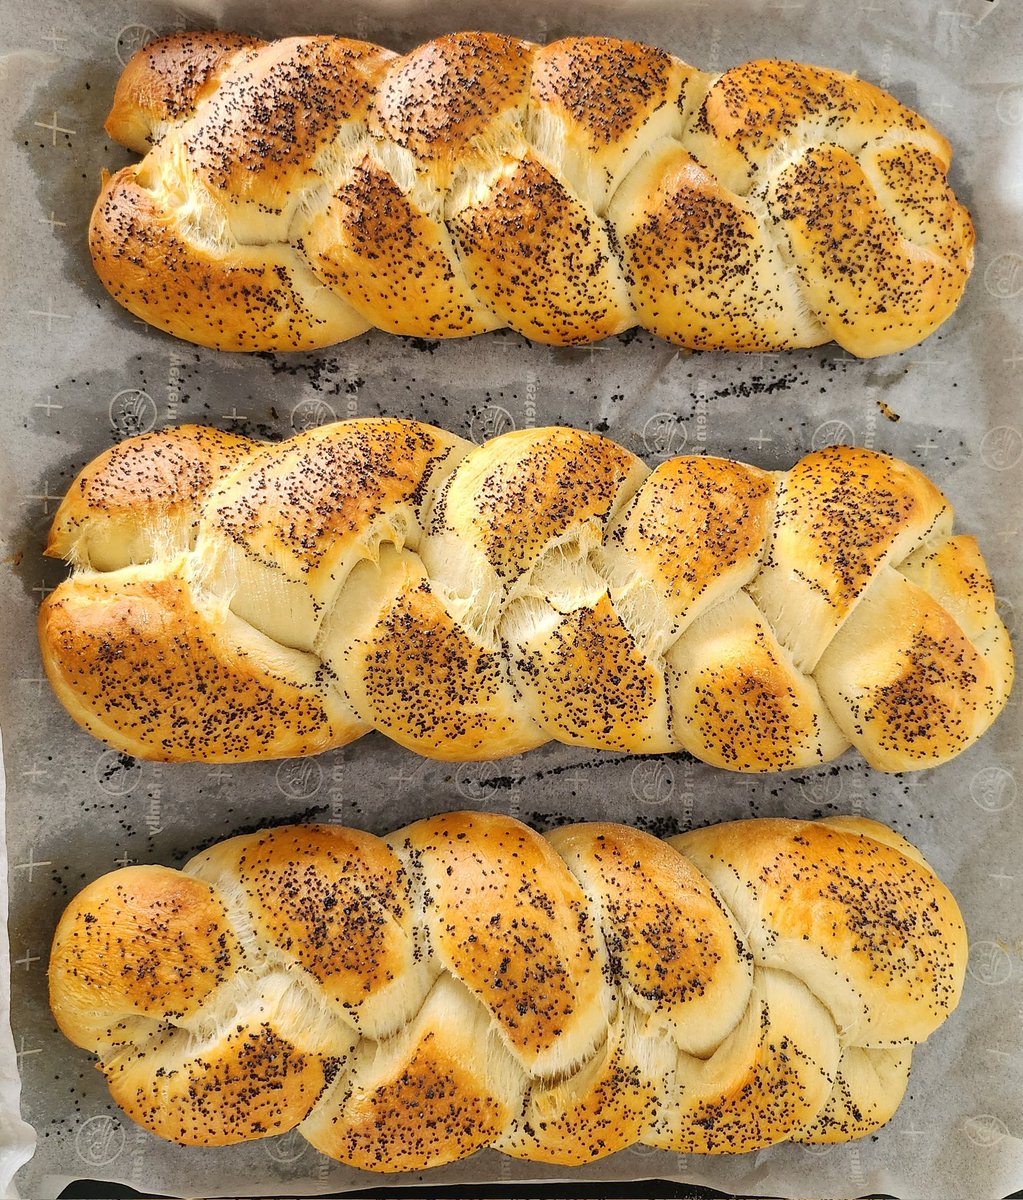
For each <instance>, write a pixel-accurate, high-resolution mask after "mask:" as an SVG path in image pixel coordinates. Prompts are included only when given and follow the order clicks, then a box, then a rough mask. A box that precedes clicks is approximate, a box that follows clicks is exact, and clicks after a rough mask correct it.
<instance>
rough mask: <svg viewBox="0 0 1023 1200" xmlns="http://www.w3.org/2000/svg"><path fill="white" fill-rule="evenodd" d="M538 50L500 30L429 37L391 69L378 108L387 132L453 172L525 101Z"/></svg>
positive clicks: (423, 157)
mask: <svg viewBox="0 0 1023 1200" xmlns="http://www.w3.org/2000/svg"><path fill="white" fill-rule="evenodd" d="M535 50H536V47H534V46H532V45H530V43H528V42H524V41H521V40H520V39H519V38H510V37H504V36H502V35H501V34H497V33H450V34H447V35H445V36H444V37H439V38H435V39H434V40H433V41H432V42H426V43H425V44H424V45H422V46H419V47H417V48H416V49H415V50H412V51H411V52H410V53H409V54H406V55H405V57H404V58H402V59H399V60H398V61H397V62H395V63H394V64H393V65H392V66H391V68H390V70H389V71H388V72H387V75H386V77H385V79H384V81H383V84H382V85H381V88H380V95H379V98H378V101H377V107H376V114H377V115H376V119H377V121H378V122H379V126H380V129H381V131H382V132H383V133H384V134H386V136H387V137H389V138H390V139H392V140H393V141H394V143H395V144H396V145H397V146H400V147H401V148H402V149H403V150H409V151H411V152H412V153H413V154H415V155H416V156H417V157H418V158H421V159H423V160H424V161H425V162H426V163H427V164H429V165H431V166H433V165H434V164H438V165H441V164H443V165H446V166H447V168H448V170H451V169H452V168H453V166H454V164H455V161H456V160H457V159H458V158H459V156H460V155H462V154H466V153H468V154H471V153H472V152H473V151H474V149H475V148H476V145H477V144H478V143H480V142H483V141H484V140H485V139H486V138H487V137H488V136H492V134H493V131H494V130H495V128H500V126H501V124H502V121H503V120H507V118H508V116H509V115H510V114H513V113H514V112H515V111H516V110H520V109H522V108H523V107H524V106H525V101H526V95H527V86H528V80H529V68H530V62H531V59H532V57H533V54H534V53H535ZM442 169H443V167H442Z"/></svg>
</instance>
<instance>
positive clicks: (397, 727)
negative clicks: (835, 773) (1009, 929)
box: [40, 418, 1013, 771]
mask: <svg viewBox="0 0 1023 1200" xmlns="http://www.w3.org/2000/svg"><path fill="white" fill-rule="evenodd" d="M951 529H952V509H951V507H950V506H949V504H948V502H947V501H946V500H945V498H944V496H942V494H941V493H940V492H939V491H938V489H937V488H936V487H934V485H933V484H932V483H930V482H929V481H928V480H927V479H926V478H925V477H924V476H923V475H922V474H920V472H919V471H917V470H915V469H914V468H912V467H910V466H908V465H906V464H904V463H900V462H898V461H896V460H895V459H892V458H889V457H887V456H886V455H883V454H878V453H874V452H872V451H869V450H860V449H853V448H851V447H848V446H833V447H830V448H828V449H825V450H820V451H818V452H816V453H814V454H810V455H808V456H807V457H806V458H804V459H803V460H802V461H801V462H799V463H797V464H796V466H795V467H793V469H792V470H791V471H788V472H784V473H783V472H778V473H771V472H768V471H761V470H758V469H757V468H756V467H750V466H745V465H743V464H742V463H736V462H729V461H725V460H723V459H717V458H710V457H680V458H674V459H670V460H668V461H666V462H664V463H662V464H661V465H660V466H659V467H658V468H657V469H656V470H655V471H653V472H651V471H650V470H649V469H648V468H647V467H645V466H644V465H643V463H642V462H641V461H640V460H639V459H638V458H636V457H635V455H633V454H631V453H629V451H627V450H625V449H624V448H623V447H621V446H619V445H616V444H615V443H614V442H612V441H610V440H609V439H607V438H605V437H602V436H600V435H599V434H595V433H584V432H580V431H577V430H573V429H568V428H549V429H525V430H520V431H516V432H511V433H506V434H503V435H502V436H500V437H497V438H493V439H492V440H490V441H489V442H487V443H486V444H484V445H483V446H479V447H476V446H473V445H471V444H470V443H468V442H464V441H462V440H461V439H460V438H458V437H455V436H454V435H452V434H449V433H446V432H444V431H443V430H440V429H436V428H433V427H432V426H429V425H424V424H421V423H419V422H416V421H404V420H398V419H388V418H361V419H356V420H352V421H342V422H339V423H336V424H332V425H325V426H321V427H319V428H317V429H314V430H311V431H309V432H306V433H303V434H300V435H299V436H297V437H295V438H292V439H291V440H290V441H287V442H285V443H283V444H282V445H264V444H261V443H256V442H252V441H250V440H248V439H247V438H243V437H237V436H235V435H233V434H227V433H220V432H218V431H216V430H213V429H206V428H201V427H187V426H186V427H182V428H177V429H168V430H164V431H162V432H158V433H152V434H146V435H143V436H142V437H139V438H136V439H131V440H128V441H125V442H122V443H121V444H120V445H118V446H115V447H114V448H113V449H111V450H109V451H107V452H106V453H105V454H103V455H101V456H100V457H99V458H97V459H96V460H95V461H94V462H93V463H91V464H90V465H89V466H88V467H86V469H85V470H84V471H83V472H82V474H81V475H80V476H79V477H78V479H77V480H76V481H75V482H74V484H72V486H71V489H70V490H69V492H68V494H67V496H66V497H65V499H64V501H63V502H62V504H61V506H60V509H59V511H58V512H57V515H56V517H55V520H54V524H53V528H52V531H51V538H50V546H49V549H48V552H49V553H51V554H56V555H61V556H63V557H66V558H68V559H70V560H71V561H72V562H73V563H74V564H75V565H76V566H77V567H79V568H80V569H79V571H78V572H77V573H76V574H74V575H73V576H72V577H71V578H70V579H69V580H66V581H65V582H64V583H63V584H62V585H61V586H60V587H58V588H57V589H56V590H55V591H54V592H53V593H52V594H51V595H50V596H49V597H48V598H47V599H46V601H45V602H44V605H43V608H42V612H41V618H40V630H41V639H42V650H43V658H44V662H45V665H46V669H47V671H48V673H49V675H50V678H51V680H52V681H53V684H54V687H55V688H56V690H57V693H58V695H59V696H60V697H61V699H62V700H63V702H64V703H65V705H66V706H67V707H68V709H69V711H70V712H71V713H72V715H73V716H75V717H76V718H77V719H78V720H79V721H80V722H81V723H82V724H83V725H85V727H86V728H87V729H90V730H91V731H93V732H94V733H96V734H98V735H99V736H100V737H102V738H104V739H106V740H107V741H109V742H110V743H111V744H112V745H115V746H117V747H119V748H121V749H123V750H125V751H127V752H128V753H129V754H133V755H136V756H139V757H143V758H158V759H166V760H204V761H210V762H213V761H229V760H241V759H253V758H272V757H285V756H289V755H297V754H310V753H315V752H317V751H320V750H323V749H326V748H327V747H330V746H339V745H343V744H344V743H346V742H349V741H351V740H352V739H353V738H356V737H359V736H360V735H361V734H363V733H365V732H366V731H367V730H368V729H371V728H374V727H375V728H377V729H380V730H382V731H383V732H385V733H386V734H388V736H390V737H392V738H394V739H395V740H396V741H398V742H400V743H401V744H402V745H405V746H408V747H410V748H412V749H414V750H417V751H418V752H420V753H422V754H426V755H430V756H433V757H437V758H446V759H453V760H466V759H480V758H499V757H502V756H506V755H513V754H518V753H520V752H522V751H524V750H527V749H529V748H531V747H534V746H539V745H541V744H542V743H544V742H546V741H548V740H550V739H552V738H554V739H558V740H560V741H564V742H573V743H577V744H580V745H585V746H592V747H595V748H601V749H609V750H618V751H623V750H624V751H629V752H644V753H659V752H663V751H671V750H679V749H685V750H688V751H689V752H690V753H692V754H694V755H696V756H697V757H699V758H702V759H705V760H706V761H708V762H712V763H715V764H717V765H719V766H723V767H727V768H730V769H732V770H739V771H770V770H782V769H787V768H792V767H803V766H806V765H809V764H813V763H819V762H824V761H827V760H829V759H832V758H835V757H836V756H837V755H839V754H841V753H842V752H843V751H844V750H845V749H846V748H847V747H848V745H849V744H850V742H851V743H853V744H854V745H855V746H856V747H857V748H858V749H859V750H860V751H861V752H862V753H863V754H864V755H865V757H866V758H867V759H868V760H869V761H870V762H871V763H872V764H873V765H874V766H876V767H878V768H880V769H882V770H889V771H901V770H911V769H914V768H919V767H926V766H931V765H933V764H935V763H939V762H942V761H944V760H946V759H948V758H950V757H952V756H953V755H955V754H957V753H958V752H959V751H960V750H962V749H963V748H964V747H966V746H968V745H969V744H970V743H971V742H972V741H974V740H975V739H976V738H977V737H979V736H980V734H981V733H982V732H983V731H984V730H985V729H986V728H987V727H988V725H989V724H990V723H991V721H992V720H993V719H994V717H995V716H996V715H997V713H998V712H999V710H1000V709H1001V707H1002V705H1003V704H1004V702H1005V699H1006V696H1007V695H1008V691H1009V687H1010V685H1011V681H1012V671H1013V658H1012V650H1011V647H1010V644H1009V639H1008V635H1007V632H1006V630H1005V627H1004V625H1003V624H1002V621H1001V619H1000V618H999V616H998V615H997V613H996V611H995V604H994V591H993V587H992V584H991V580H990V578H989V576H988V573H987V569H986V567H985V565H984V561H983V559H982V557H981V555H980V552H979V551H978V549H977V545H976V543H975V541H974V540H973V539H972V538H969V537H961V536H959V537H955V536H952V534H951Z"/></svg>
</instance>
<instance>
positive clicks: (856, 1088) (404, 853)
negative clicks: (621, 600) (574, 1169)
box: [50, 813, 967, 1171]
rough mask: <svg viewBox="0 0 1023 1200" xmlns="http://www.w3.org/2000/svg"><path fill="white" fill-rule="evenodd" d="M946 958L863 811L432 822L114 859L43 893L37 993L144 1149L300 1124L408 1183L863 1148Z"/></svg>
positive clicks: (958, 952)
mask: <svg viewBox="0 0 1023 1200" xmlns="http://www.w3.org/2000/svg"><path fill="white" fill-rule="evenodd" d="M966 956H967V948H966V942H965V936H964V932H963V925H962V917H961V914H960V913H959V910H958V908H957V907H956V904H955V901H954V899H953V898H952V896H951V895H950V894H949V892H948V891H947V889H945V887H944V886H943V885H942V884H941V882H940V881H939V880H938V879H937V878H935V876H934V875H933V873H932V871H931V870H930V868H929V867H927V866H926V864H924V863H923V861H922V859H921V857H920V855H919V853H918V852H917V851H916V850H915V849H913V847H911V846H910V845H909V844H908V843H906V842H905V841H904V839H902V838H901V837H900V836H899V835H898V834H896V833H894V831H891V830H888V829H886V828H885V827H884V826H880V825H878V824H876V823H874V822H868V821H863V820H859V819H856V818H839V819H836V820H834V821H830V822H826V823H817V822H808V821H785V820H767V821H743V822H737V823H733V824H731V825H723V826H717V827H710V828H708V829H701V830H696V831H694V832H692V833H689V834H686V835H683V836H682V837H679V838H675V839H672V841H671V842H669V843H666V842H660V841H657V840H656V839H654V838H652V837H650V836H649V835H648V834H645V833H640V832H639V831H638V830H632V829H627V828H624V827H622V826H617V825H609V824H593V825H578V826H568V827H566V828H562V829H559V830H557V831H555V832H554V833H552V834H551V835H550V837H549V838H547V839H545V838H542V837H541V836H539V835H538V834H537V833H534V832H533V831H532V830H531V829H529V828H528V827H527V826H525V825H522V824H521V823H519V822H518V821H515V820H513V819H512V818H510V817H506V816H498V815H493V814H485V813H449V814H445V815H442V816H438V817H434V818H430V819H428V820H425V821H420V822H417V823H416V824H415V825H412V826H409V827H407V828H405V829H400V830H397V831H396V832H395V833H393V834H392V835H391V836H390V837H389V838H388V839H386V840H382V839H378V838H376V837H373V836H372V835H370V834H366V833H360V832H358V831H356V830H346V829H342V828H339V827H331V826H324V825H314V826H309V827H302V826H292V827H285V828H279V829H274V830H265V831H262V832H260V833H255V834H247V835H243V836H241V837H237V838H234V839H231V840H230V841H227V842H224V843H221V844H220V845H217V846H213V847H211V848H210V849H209V850H207V851H204V852H203V853H202V854H200V855H199V856H198V857H197V858H195V859H193V860H192V861H191V862H190V863H188V864H186V866H185V868H184V869H183V871H182V872H178V871H171V870H168V869H166V868H163V867H152V866H139V867H132V868H128V869H126V870H122V871H117V872H113V873H112V874H110V875H107V876H104V877H103V878H102V879H100V880H97V881H95V882H94V883H92V884H90V885H89V886H88V887H87V888H86V889H85V891H83V892H82V893H81V895H80V896H78V897H77V898H76V899H75V900H73V901H72V902H71V904H70V905H69V907H68V910H67V912H66V913H65V914H64V916H63V918H62V919H61V922H60V925H59V927H58V931H57V936H56V938H55V941H54V945H53V951H52V956H51V962H50V980H51V989H52V993H51V994H52V1003H53V1008H54V1012H55V1014H56V1016H57V1019H58V1021H59V1023H60V1026H61V1028H62V1029H63V1031H64V1032H65V1034H66V1035H67V1036H68V1037H69V1038H71V1039H72V1040H73V1041H75V1042H76V1043H77V1044H79V1045H81V1046H83V1047H87V1048H89V1049H91V1050H93V1051H94V1052H96V1053H97V1054H98V1056H99V1058H100V1066H101V1069H102V1070H103V1072H104V1074H105V1075H106V1076H107V1079H108V1081H109V1083H110V1087H111V1092H112V1094H113V1096H114V1098H115V1099H116V1100H117V1102H118V1103H119V1104H120V1105H121V1106H122V1108H123V1109H124V1110H125V1112H126V1113H127V1114H128V1115H129V1116H131V1117H132V1118H133V1119H135V1120H137V1121H139V1122H140V1123H141V1124H143V1125H144V1126H146V1127H147V1128H149V1129H152V1130H153V1131H154V1132H157V1133H159V1134H160V1135H161V1136H162V1137H165V1138H169V1139H171V1140H172V1141H176V1142H179V1143H181V1144H186V1145H226V1144H231V1143H237V1142H244V1141H248V1140H250V1139H252V1138H260V1137H265V1136H268V1135H271V1134H273V1133H278V1132H280V1133H283V1132H285V1131H287V1130H289V1129H292V1128H295V1127H296V1126H298V1128H299V1129H300V1131H301V1132H302V1133H303V1134H304V1135H305V1136H306V1137H307V1138H308V1139H309V1140H310V1141H311V1142H312V1143H313V1145H314V1146H316V1147H317V1148H318V1149H319V1150H321V1151H322V1152H323V1153H325V1154H327V1155H330V1156H331V1157H334V1158H338V1159H341V1160H342V1161H345V1162H348V1163H351V1164H353V1165H355V1166H358V1167H360V1168H362V1169H365V1170H373V1171H419V1170H423V1169H426V1168H428V1167H431V1166H435V1165H439V1164H441V1163H445V1162H452V1161H454V1160H456V1159H459V1158H462V1157H464V1156H465V1155H467V1154H472V1153H474V1152H475V1151H477V1150H479V1149H482V1148H483V1147H484V1146H488V1145H493V1146H495V1147H496V1148H498V1149H500V1150H502V1151H504V1152H506V1153H510V1154H514V1155H517V1156H519V1157H521V1158H526V1159H530V1160H540V1161H546V1162H553V1163H563V1164H571V1165H579V1164H583V1163H588V1162H592V1161H593V1160H595V1159H598V1158H601V1157H603V1156H605V1155H607V1154H611V1153H613V1152H614V1151H616V1150H618V1149H622V1148H624V1147H625V1146H628V1145H631V1144H633V1143H635V1142H643V1143H645V1144H647V1145H651V1146H660V1147H664V1148H667V1149H671V1150H673V1151H675V1152H676V1153H713V1154H721V1153H740V1152H745V1151H749V1150H754V1149H759V1148H763V1147H766V1146H769V1145H773V1144H774V1143H776V1142H780V1141H784V1140H786V1139H797V1140H802V1141H844V1140H848V1139H850V1138H853V1137H860V1136H863V1135H865V1134H868V1133H870V1132H872V1131H873V1130H875V1129H876V1128H878V1127H879V1125H881V1124H882V1123H883V1122H884V1121H885V1120H887V1119H888V1117H889V1116H890V1115H891V1113H892V1112H893V1111H894V1109H895V1107H896V1106H897V1105H898V1102H899V1099H900V1098H901V1096H902V1093H903V1091H904V1089H905V1084H906V1077H907V1073H908V1069H909V1058H910V1052H911V1049H912V1047H913V1045H914V1044H915V1043H917V1042H920V1041H922V1040H923V1039H924V1038H926V1037H927V1036H928V1035H929V1034H930V1033H931V1032H933V1030H934V1029H935V1028H936V1027H937V1026H938V1025H939V1024H940V1023H941V1022H942V1021H943V1020H944V1018H945V1017H947V1016H948V1015H949V1013H950V1012H951V1011H952V1009H953V1008H954V1007H955V1005H956V1003H957V1001H958V998H959V993H960V990H961V987H962V983H963V976H964V973H965V964H966Z"/></svg>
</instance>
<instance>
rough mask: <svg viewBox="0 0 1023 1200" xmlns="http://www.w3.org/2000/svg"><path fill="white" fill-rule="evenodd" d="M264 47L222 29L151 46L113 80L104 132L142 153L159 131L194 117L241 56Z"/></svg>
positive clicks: (172, 37)
mask: <svg viewBox="0 0 1023 1200" xmlns="http://www.w3.org/2000/svg"><path fill="white" fill-rule="evenodd" d="M265 45H266V42H264V41H261V40H260V39H259V38H254V37H247V36H246V35H245V34H239V33H224V32H222V31H220V30H211V31H196V32H193V33H172V34H170V35H169V36H168V37H163V38H158V39H157V40H156V41H155V42H150V43H149V45H148V46H145V47H144V48H143V49H142V50H140V51H139V52H138V53H137V54H135V55H134V56H133V57H132V59H131V61H130V62H129V63H128V65H127V66H126V67H125V68H124V70H123V72H122V73H121V77H120V79H119V80H118V81H117V89H116V91H115V92H114V100H113V104H112V106H111V109H110V115H109V116H108V117H107V121H106V126H105V128H106V131H107V133H109V134H110V136H111V137H112V138H113V139H114V141H116V142H120V143H121V145H122V146H127V147H128V148H129V149H131V150H135V151H137V152H138V153H139V154H144V153H145V152H146V151H147V150H148V149H149V146H150V144H151V143H152V142H153V141H154V140H155V135H156V134H157V131H158V130H159V129H160V128H161V127H162V126H165V125H167V124H170V123H173V122H178V121H184V120H187V119H188V118H189V117H190V116H192V114H193V113H194V112H195V109H196V106H197V105H198V103H199V101H200V100H202V99H203V98H204V97H205V96H207V95H209V94H210V93H211V92H213V91H214V90H215V89H216V88H217V86H218V85H219V83H220V79H221V76H222V74H223V72H224V69H225V68H226V67H227V66H229V65H230V63H231V62H232V61H233V60H234V58H235V57H236V56H237V55H238V52H239V51H242V50H250V49H257V48H258V47H261V46H265Z"/></svg>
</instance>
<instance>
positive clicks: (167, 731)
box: [39, 563, 365, 762]
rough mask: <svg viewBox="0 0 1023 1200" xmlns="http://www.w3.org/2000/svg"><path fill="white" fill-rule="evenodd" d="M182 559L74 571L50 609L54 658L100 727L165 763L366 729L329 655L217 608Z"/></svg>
mask: <svg viewBox="0 0 1023 1200" xmlns="http://www.w3.org/2000/svg"><path fill="white" fill-rule="evenodd" d="M174 565H175V564H173V563H172V564H171V570H169V571H168V572H167V573H166V574H164V573H163V572H160V571H152V570H147V569H142V570H138V571H136V570H134V569H132V568H128V569H126V571H124V572H116V573H114V574H112V575H109V576H99V577H97V578H95V579H91V578H89V577H86V576H81V577H78V578H76V579H70V580H67V581H66V582H65V583H63V584H61V586H60V587H58V588H57V589H56V590H55V591H54V592H52V593H51V594H50V595H49V596H48V597H47V598H46V600H45V602H44V604H43V606H42V608H41V609H40V613H39V622H40V631H41V632H40V638H41V642H42V644H43V647H44V654H43V665H44V666H45V668H46V672H47V674H48V676H49V678H50V682H51V683H52V684H53V687H54V690H55V691H56V693H57V695H58V696H59V697H60V698H61V700H62V701H63V702H64V704H65V705H66V706H67V707H68V708H69V710H70V711H71V712H72V713H73V714H74V715H75V716H76V718H77V719H78V720H79V721H81V722H82V724H84V725H85V727H86V728H87V729H88V730H89V731H90V732H92V733H94V734H95V735H96V736H97V737H100V738H103V739H104V740H109V741H111V742H112V743H114V744H116V745H117V746H118V747H119V748H121V749H124V750H126V751H127V752H128V753H129V754H134V755H136V756H142V757H148V758H154V759H158V760H160V761H163V762H183V761H190V760H191V761H195V760H206V761H210V762H236V761H242V760H245V759H251V758H253V757H259V758H263V757H265V758H288V757H291V756H293V755H296V754H316V753H318V752H320V751H322V750H327V749H329V748H330V747H331V746H341V745H344V744H345V743H346V742H349V741H351V740H352V739H353V738H354V737H358V736H359V735H360V734H361V733H363V732H364V731H365V727H364V726H363V725H362V724H361V723H360V722H359V721H358V720H357V719H356V718H355V717H354V716H353V715H352V713H351V711H350V710H349V709H348V708H347V706H345V705H344V703H343V701H342V700H341V698H340V697H339V696H338V695H337V693H336V691H335V689H334V688H333V687H332V685H331V683H330V681H329V679H326V678H325V677H324V675H323V672H322V669H321V668H320V666H319V664H318V663H316V662H315V661H310V659H309V656H303V655H301V654H299V653H298V652H290V653H289V652H288V651H286V650H285V649H284V648H283V647H278V646H276V645H274V644H271V643H269V642H268V641H267V639H265V638H263V637H262V635H260V634H258V633H257V632H256V631H255V630H253V629H251V628H250V627H246V626H245V624H244V622H242V621H240V620H239V619H238V618H237V617H233V616H232V615H231V614H230V613H226V612H218V611H217V610H216V608H214V611H213V612H212V613H211V612H209V611H208V610H207V609H206V608H205V606H204V605H203V604H201V603H198V602H197V600H196V596H195V594H194V592H193V590H192V588H191V586H190V584H189V583H188V582H187V580H186V579H184V578H183V577H182V576H181V575H180V574H179V573H177V572H176V571H175V570H174V569H173V568H174Z"/></svg>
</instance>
